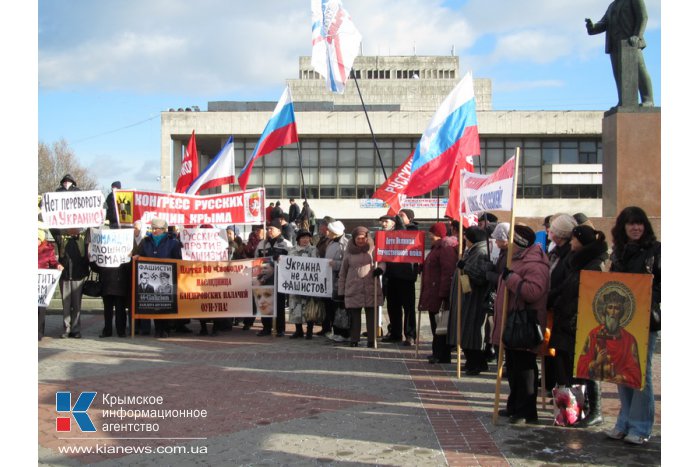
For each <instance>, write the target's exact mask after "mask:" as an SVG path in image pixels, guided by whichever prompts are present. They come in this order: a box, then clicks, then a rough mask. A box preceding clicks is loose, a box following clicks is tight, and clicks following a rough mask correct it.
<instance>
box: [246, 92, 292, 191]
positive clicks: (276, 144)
mask: <svg viewBox="0 0 700 467" xmlns="http://www.w3.org/2000/svg"><path fill="white" fill-rule="evenodd" d="M298 141H299V135H298V134H297V124H296V121H295V120H294V104H293V103H292V93H291V92H290V90H289V86H287V87H286V88H284V92H283V93H282V96H281V97H280V100H279V102H277V107H275V110H274V112H272V116H271V117H270V120H269V121H268V122H267V125H265V129H264V130H263V132H262V134H261V135H260V139H259V140H258V144H257V145H256V146H255V149H254V150H253V152H252V153H251V154H250V156H248V158H247V159H246V161H245V164H244V165H243V169H242V170H241V173H240V174H239V175H238V185H239V186H240V187H241V190H245V189H246V186H247V185H248V179H249V178H250V173H251V171H252V170H253V163H254V162H255V160H256V159H257V158H259V157H262V156H264V155H265V154H269V153H271V152H272V151H274V150H275V149H277V148H281V147H282V146H286V145H288V144H292V143H296V142H298Z"/></svg>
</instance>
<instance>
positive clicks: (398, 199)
mask: <svg viewBox="0 0 700 467" xmlns="http://www.w3.org/2000/svg"><path fill="white" fill-rule="evenodd" d="M412 163H413V152H411V154H410V155H409V156H408V157H407V158H406V160H405V161H403V163H402V164H401V165H400V166H399V167H398V168H397V169H396V170H395V171H394V173H392V174H391V175H390V176H389V178H387V179H386V181H385V182H384V183H382V186H380V187H378V188H377V189H376V190H375V191H374V194H373V195H372V199H378V200H383V201H384V202H385V203H386V204H387V205H389V212H388V214H389V215H390V216H395V215H396V214H398V213H399V211H400V210H401V208H402V207H403V204H404V202H405V201H406V195H404V194H403V192H404V190H405V189H406V187H407V186H408V183H409V182H410V181H411V164H412Z"/></svg>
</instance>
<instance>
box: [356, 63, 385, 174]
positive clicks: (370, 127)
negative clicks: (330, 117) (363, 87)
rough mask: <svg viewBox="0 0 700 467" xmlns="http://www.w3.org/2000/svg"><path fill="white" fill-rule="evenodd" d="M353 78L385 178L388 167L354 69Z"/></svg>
mask: <svg viewBox="0 0 700 467" xmlns="http://www.w3.org/2000/svg"><path fill="white" fill-rule="evenodd" d="M352 78H353V79H354V80H355V87H356V88H357V94H358V95H359V96H360V102H361V103H362V110H364V111H365V117H366V118H367V125H369V132H370V133H371V134H372V142H373V143H374V150H375V151H377V157H378V158H379V164H380V165H381V166H382V172H383V173H384V180H386V179H387V178H388V177H387V176H386V169H384V162H383V161H382V155H381V154H380V153H379V146H377V138H375V137H374V130H372V123H371V122H370V121H369V114H368V113H367V107H365V100H364V99H363V98H362V92H361V91H360V85H359V84H358V83H357V76H355V70H353V71H352Z"/></svg>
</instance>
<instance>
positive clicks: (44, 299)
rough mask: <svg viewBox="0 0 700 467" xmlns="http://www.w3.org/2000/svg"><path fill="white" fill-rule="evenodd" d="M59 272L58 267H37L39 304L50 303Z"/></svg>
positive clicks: (45, 304)
mask: <svg viewBox="0 0 700 467" xmlns="http://www.w3.org/2000/svg"><path fill="white" fill-rule="evenodd" d="M61 272H62V271H59V270H58V269H39V282H38V285H39V306H49V303H51V297H53V294H54V292H55V291H56V286H57V285H58V280H59V279H60V278H61Z"/></svg>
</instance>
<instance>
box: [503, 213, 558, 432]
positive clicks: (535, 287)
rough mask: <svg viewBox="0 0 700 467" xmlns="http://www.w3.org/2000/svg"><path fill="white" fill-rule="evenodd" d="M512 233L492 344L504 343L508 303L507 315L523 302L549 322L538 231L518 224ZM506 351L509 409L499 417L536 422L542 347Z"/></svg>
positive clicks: (546, 273)
mask: <svg viewBox="0 0 700 467" xmlns="http://www.w3.org/2000/svg"><path fill="white" fill-rule="evenodd" d="M513 234H514V235H513V236H514V239H515V241H514V249H513V254H512V258H511V265H510V267H507V268H504V269H503V272H502V273H501V278H500V279H499V281H498V288H497V292H496V299H495V302H494V325H493V330H492V333H491V342H493V343H494V344H495V343H497V342H501V337H502V336H501V329H502V327H505V326H504V325H505V323H503V320H504V319H505V318H504V314H503V307H504V304H505V302H506V301H507V304H508V309H507V313H508V314H511V313H513V312H515V311H516V310H518V309H522V307H523V302H524V303H526V304H527V309H528V310H533V311H534V314H535V315H536V316H537V319H538V320H539V322H540V323H546V319H547V294H548V292H549V262H548V261H547V256H546V255H545V253H544V252H543V251H542V248H540V246H539V245H535V244H534V242H535V232H534V231H533V230H532V229H531V228H530V227H527V226H525V225H515V226H513ZM528 245H529V246H528ZM516 295H517V297H516ZM506 297H507V299H506ZM504 348H505V353H506V355H505V357H506V358H505V360H506V367H507V368H508V385H509V386H510V393H509V395H508V403H507V405H506V408H505V409H504V410H503V411H499V415H502V416H507V417H509V419H508V421H509V423H511V424H521V423H536V422H537V420H538V415H537V380H538V377H539V375H538V373H539V369H538V366H537V355H538V353H539V351H540V349H541V345H537V346H534V347H533V348H530V349H521V348H510V347H508V346H507V345H504ZM545 376H546V375H545Z"/></svg>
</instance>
